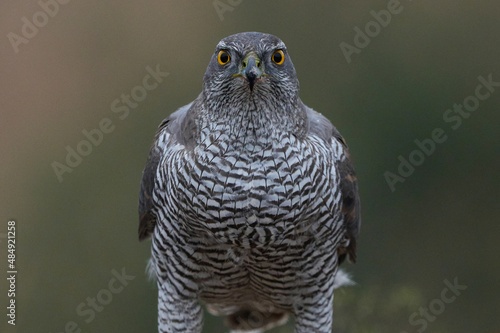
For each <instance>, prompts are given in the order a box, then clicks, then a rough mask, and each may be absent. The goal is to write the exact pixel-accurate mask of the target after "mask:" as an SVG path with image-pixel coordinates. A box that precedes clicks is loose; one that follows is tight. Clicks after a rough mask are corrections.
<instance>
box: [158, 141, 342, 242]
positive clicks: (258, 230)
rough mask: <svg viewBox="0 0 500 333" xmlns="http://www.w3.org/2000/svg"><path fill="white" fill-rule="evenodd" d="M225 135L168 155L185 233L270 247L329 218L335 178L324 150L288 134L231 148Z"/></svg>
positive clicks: (332, 213) (169, 177) (173, 194)
mask: <svg viewBox="0 0 500 333" xmlns="http://www.w3.org/2000/svg"><path fill="white" fill-rule="evenodd" d="M227 136H228V135H226V134H221V133H216V134H212V135H208V136H207V137H206V139H205V140H204V141H203V143H202V144H201V145H198V146H197V147H195V148H194V149H193V150H192V151H189V152H185V151H184V153H180V152H177V153H175V152H173V153H172V154H171V155H170V156H166V161H168V162H169V163H171V164H172V165H171V167H168V168H166V170H168V174H167V177H166V179H167V180H169V182H168V183H169V185H168V186H167V190H168V191H169V192H170V194H171V195H169V197H171V198H173V201H172V206H173V207H175V209H173V210H175V211H176V213H177V214H176V218H177V220H178V221H182V222H183V225H184V226H185V227H186V228H187V229H188V230H189V231H190V232H191V233H193V234H197V233H199V232H202V233H209V234H210V235H211V236H213V237H214V239H216V240H217V242H218V243H221V242H222V243H233V244H234V243H236V244H238V245H243V246H244V245H245V244H244V243H245V242H247V243H253V244H259V243H263V242H265V243H266V244H269V242H273V241H279V240H280V239H282V238H283V237H289V236H290V235H291V234H295V233H300V232H303V231H304V230H305V229H307V228H309V227H310V226H311V224H312V223H313V222H314V221H317V220H318V219H319V218H320V216H323V217H324V216H325V215H328V216H329V217H330V220H332V219H334V216H335V215H336V210H337V205H336V203H335V200H334V196H335V195H334V193H335V192H336V190H335V187H336V185H335V184H336V178H337V176H336V171H335V168H334V163H333V161H332V158H333V157H332V154H331V152H329V151H328V147H327V146H326V145H322V144H321V143H320V142H316V141H313V142H311V141H306V140H299V139H297V138H296V137H295V136H293V135H283V136H281V137H280V138H279V139H278V140H276V139H274V140H273V143H270V142H269V138H262V140H261V141H260V142H259V141H258V140H257V141H256V140H250V141H247V142H245V141H242V142H237V143H236V144H235V143H234V140H230V138H229V137H227ZM246 137H247V138H248V136H246ZM231 142H232V143H231ZM167 155H168V154H167ZM248 245H249V246H251V244H248Z"/></svg>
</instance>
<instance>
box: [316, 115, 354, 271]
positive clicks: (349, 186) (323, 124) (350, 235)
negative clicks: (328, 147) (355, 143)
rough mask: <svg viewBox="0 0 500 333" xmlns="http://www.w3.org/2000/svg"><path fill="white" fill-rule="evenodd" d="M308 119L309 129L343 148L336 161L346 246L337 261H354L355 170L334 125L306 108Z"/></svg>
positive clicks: (340, 251)
mask: <svg viewBox="0 0 500 333" xmlns="http://www.w3.org/2000/svg"><path fill="white" fill-rule="evenodd" d="M306 109H307V116H308V119H309V131H310V132H311V133H314V134H316V135H317V136H319V137H321V138H323V139H324V140H325V141H327V142H330V140H331V139H332V138H333V139H334V140H337V141H338V142H340V144H341V145H342V147H343V150H344V156H343V157H342V158H341V159H340V160H338V161H337V166H338V170H339V173H340V192H341V197H342V214H343V216H344V219H343V221H344V227H345V229H346V237H347V240H348V242H347V244H348V245H347V246H346V247H341V248H340V249H339V262H340V263H342V262H343V261H344V260H345V258H346V256H348V257H349V260H350V261H352V262H356V240H357V237H358V233H359V228H360V225H361V209H360V200H359V193H358V181H357V179H356V172H355V171H354V166H353V164H352V161H351V157H350V154H349V148H348V147H347V144H346V142H345V140H344V138H343V137H342V135H340V133H339V131H338V130H337V129H336V128H335V126H333V125H332V123H330V121H329V120H328V119H326V118H325V117H324V116H323V115H321V114H320V113H318V112H316V111H314V110H312V109H310V108H307V107H306Z"/></svg>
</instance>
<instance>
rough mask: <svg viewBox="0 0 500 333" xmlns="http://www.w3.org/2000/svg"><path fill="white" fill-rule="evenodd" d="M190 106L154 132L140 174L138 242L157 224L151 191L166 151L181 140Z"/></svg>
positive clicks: (173, 115)
mask: <svg viewBox="0 0 500 333" xmlns="http://www.w3.org/2000/svg"><path fill="white" fill-rule="evenodd" d="M190 106H191V104H188V105H186V106H184V107H182V108H180V109H178V110H177V111H176V112H174V113H173V114H171V115H170V116H169V117H168V118H166V119H164V120H163V121H162V122H161V124H160V126H158V129H157V130H156V134H155V139H154V141H153V145H152V147H151V150H150V151H149V156H148V160H147V162H146V166H145V168H144V171H143V173H142V181H141V189H140V192H139V230H138V232H139V240H141V241H142V240H145V239H147V238H149V237H151V235H152V234H153V232H154V229H155V227H156V224H157V218H156V214H155V212H154V200H153V191H154V189H155V181H156V178H157V170H158V166H159V164H160V161H161V158H162V156H163V154H164V152H165V150H166V149H168V148H169V147H171V146H172V145H174V144H176V143H179V142H181V141H183V140H182V136H181V135H180V134H181V129H182V122H183V120H184V119H185V117H186V114H187V113H188V110H189V108H190Z"/></svg>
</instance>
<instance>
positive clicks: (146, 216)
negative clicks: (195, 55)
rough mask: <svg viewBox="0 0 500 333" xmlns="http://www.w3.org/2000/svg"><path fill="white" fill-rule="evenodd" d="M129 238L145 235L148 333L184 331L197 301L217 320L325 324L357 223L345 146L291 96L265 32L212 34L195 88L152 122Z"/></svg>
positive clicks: (278, 50)
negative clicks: (150, 287)
mask: <svg viewBox="0 0 500 333" xmlns="http://www.w3.org/2000/svg"><path fill="white" fill-rule="evenodd" d="M139 192H140V193H139V228H138V233H139V239H140V240H145V239H151V258H150V263H149V266H150V269H151V271H152V275H153V276H154V277H155V278H156V281H157V287H158V332H160V333H173V332H189V333H198V332H201V331H202V329H203V316H204V310H203V308H204V307H203V306H206V309H207V310H208V312H209V313H211V314H214V315H219V316H224V317H225V322H226V324H227V325H228V326H229V329H230V330H231V332H264V331H266V330H268V329H270V328H272V327H275V326H277V325H282V324H284V323H285V322H286V321H287V320H288V318H289V317H293V318H294V323H295V324H294V332H295V333H312V332H313V333H323V332H325V333H326V332H331V331H332V321H333V319H332V316H333V290H334V289H335V288H336V287H338V286H339V285H342V284H344V283H345V284H347V283H349V281H350V280H349V277H348V275H347V273H345V272H343V270H340V269H339V265H340V264H341V263H343V262H344V261H345V260H346V259H348V261H351V262H355V261H356V247H357V246H356V244H357V238H358V234H359V228H360V223H361V214H360V199H359V193H358V181H357V178H356V173H355V170H354V167H353V163H352V161H351V157H350V153H349V149H348V146H347V144H346V142H345V140H344V139H343V137H342V136H341V135H340V133H339V131H338V130H337V129H336V127H334V126H333V125H332V123H331V122H330V121H329V120H328V119H327V118H326V117H325V116H323V115H322V114H320V113H319V112H317V111H314V110H313V109H312V108H310V107H308V106H306V105H305V104H304V103H303V102H302V100H301V99H300V98H299V81H298V78H297V75H296V71H295V68H294V66H293V63H292V60H291V58H290V55H289V53H288V50H287V48H286V46H285V44H284V43H283V42H282V41H281V39H279V38H278V37H276V36H274V35H271V34H266V33H260V32H243V33H237V34H234V35H231V36H229V37H225V38H223V39H222V40H221V41H220V42H219V43H218V44H217V46H216V48H215V51H214V53H213V54H212V56H211V59H210V62H209V64H208V67H207V70H206V72H205V74H204V77H203V84H202V91H201V93H200V94H199V95H198V97H197V98H196V99H194V101H192V102H191V103H189V104H187V105H185V106H183V107H181V108H179V109H178V110H177V111H175V112H174V113H172V114H171V115H170V116H168V117H167V118H166V119H165V120H163V121H162V122H161V124H160V125H159V127H158V129H157V131H156V134H155V136H154V142H153V144H152V147H151V150H150V152H149V155H148V158H147V162H146V166H145V168H144V171H143V174H142V181H141V186H140V191H139Z"/></svg>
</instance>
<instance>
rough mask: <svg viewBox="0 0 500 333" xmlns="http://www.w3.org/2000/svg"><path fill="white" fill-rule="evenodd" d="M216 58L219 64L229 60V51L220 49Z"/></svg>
mask: <svg viewBox="0 0 500 333" xmlns="http://www.w3.org/2000/svg"><path fill="white" fill-rule="evenodd" d="M217 60H218V61H219V64H221V65H225V64H227V63H228V62H229V60H231V57H230V56H229V53H227V51H224V50H222V51H220V52H219V55H218V56H217Z"/></svg>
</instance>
